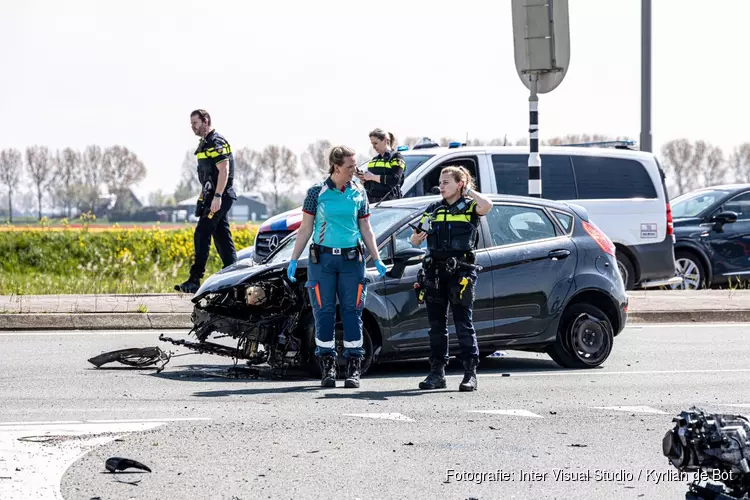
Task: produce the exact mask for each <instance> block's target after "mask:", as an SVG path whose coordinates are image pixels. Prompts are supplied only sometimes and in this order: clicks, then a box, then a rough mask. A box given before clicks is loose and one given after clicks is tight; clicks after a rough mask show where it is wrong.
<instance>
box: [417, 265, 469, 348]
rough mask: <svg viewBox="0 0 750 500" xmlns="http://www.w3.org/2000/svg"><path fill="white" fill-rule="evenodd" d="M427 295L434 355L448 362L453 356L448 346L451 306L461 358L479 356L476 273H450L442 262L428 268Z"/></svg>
mask: <svg viewBox="0 0 750 500" xmlns="http://www.w3.org/2000/svg"><path fill="white" fill-rule="evenodd" d="M425 277H426V279H425V288H426V289H425V296H424V301H425V305H426V308H427V319H428V320H429V322H430V330H429V336H430V350H431V351H432V355H431V357H432V358H433V359H436V360H443V361H445V362H446V363H447V362H448V360H449V358H450V352H449V346H448V307H449V306H450V309H451V312H452V313H453V322H454V324H455V327H456V337H457V338H458V346H459V355H458V358H459V359H461V360H468V359H470V358H477V359H478V358H479V344H478V342H477V332H476V330H475V329H474V321H473V318H472V315H473V306H474V290H475V286H476V281H477V275H476V272H474V271H471V272H464V271H453V272H448V271H446V270H445V269H444V268H443V267H441V266H440V265H439V264H433V265H431V266H428V267H425Z"/></svg>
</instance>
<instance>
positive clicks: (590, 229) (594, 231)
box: [581, 221, 615, 257]
mask: <svg viewBox="0 0 750 500" xmlns="http://www.w3.org/2000/svg"><path fill="white" fill-rule="evenodd" d="M581 224H583V229H584V230H585V231H586V232H587V233H588V234H589V236H591V237H592V238H593V239H594V241H596V243H597V244H598V245H599V247H600V248H601V249H602V250H604V251H605V252H607V253H608V254H610V255H611V256H612V257H614V256H615V244H614V243H612V240H610V239H609V237H608V236H607V235H606V234H604V233H603V232H602V230H601V229H599V228H598V227H596V225H595V224H593V223H591V222H586V221H581Z"/></svg>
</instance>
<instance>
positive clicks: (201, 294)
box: [159, 266, 310, 374]
mask: <svg viewBox="0 0 750 500" xmlns="http://www.w3.org/2000/svg"><path fill="white" fill-rule="evenodd" d="M264 267H265V266H260V267H257V266H256V267H252V268H244V269H239V270H237V269H231V268H227V269H226V270H223V271H222V272H220V273H217V274H216V275H214V276H212V277H211V278H209V280H208V281H207V282H206V283H204V285H203V287H201V290H199V291H198V293H196V295H195V297H194V298H193V303H194V308H193V313H192V316H191V321H192V323H193V327H192V329H191V331H190V333H189V334H188V336H189V337H194V338H195V340H186V339H173V338H170V337H167V336H164V335H161V336H160V337H159V339H160V340H162V341H164V342H169V343H172V344H174V345H178V346H182V347H186V348H188V349H191V350H194V351H196V352H199V353H205V354H215V355H218V356H226V357H230V358H233V359H235V360H244V361H246V362H247V364H248V365H249V366H250V367H251V368H253V367H254V368H256V369H257V371H258V372H259V371H260V368H261V367H262V366H263V365H267V367H269V368H270V369H271V370H273V371H274V372H279V374H283V373H285V372H286V370H287V369H288V368H291V367H298V366H302V365H304V364H305V363H306V360H305V359H304V356H305V352H304V343H303V338H302V337H303V335H302V334H301V333H300V331H302V330H303V328H302V327H303V326H304V325H303V324H302V321H303V318H305V317H306V315H305V312H309V311H310V307H309V300H308V299H307V295H306V292H305V288H304V286H302V285H301V284H300V283H304V280H303V281H301V282H300V281H297V282H296V283H291V282H290V281H289V280H288V278H287V277H286V267H275V268H266V269H263V268H264ZM221 339H230V343H229V344H228V343H226V342H224V343H221V342H217V341H218V340H221ZM235 343H236V344H235Z"/></svg>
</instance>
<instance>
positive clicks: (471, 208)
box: [411, 167, 492, 391]
mask: <svg viewBox="0 0 750 500" xmlns="http://www.w3.org/2000/svg"><path fill="white" fill-rule="evenodd" d="M440 194H441V195H442V197H443V199H442V200H440V201H437V202H435V203H433V204H431V205H430V206H429V207H427V209H426V210H425V213H424V216H423V217H422V220H421V221H420V224H419V226H418V228H417V229H415V230H414V234H412V236H411V243H412V244H413V245H414V246H419V244H420V243H422V242H423V241H424V240H425V239H427V249H428V256H427V257H426V258H425V260H424V261H423V269H422V270H421V271H420V275H421V278H420V284H419V286H420V287H422V288H424V300H425V302H426V303H427V317H428V319H429V321H430V332H429V335H430V349H431V351H432V355H431V356H430V366H431V370H430V373H429V374H428V375H427V378H426V379H425V380H423V381H422V382H420V384H419V388H420V389H438V388H444V387H445V386H446V384H445V365H446V364H448V359H449V353H448V304H449V303H450V305H451V310H452V311H453V319H454V322H455V324H456V334H457V337H458V344H459V347H460V349H461V353H460V356H459V357H460V358H461V359H462V361H463V365H464V370H465V372H464V379H463V381H462V382H461V384H460V385H459V387H458V389H459V390H460V391H474V390H476V388H477V372H476V370H477V365H478V364H479V347H478V345H477V334H476V331H475V330H474V324H473V320H472V306H473V302H474V288H475V286H476V280H477V273H476V270H475V268H474V266H473V264H474V261H475V258H474V249H475V248H476V241H477V234H478V226H479V217H480V216H482V215H485V214H487V213H488V212H489V211H490V209H491V208H492V201H490V200H489V199H487V198H486V197H485V196H483V195H482V194H481V193H479V192H478V191H476V190H474V188H473V185H472V182H471V175H470V174H469V172H468V171H467V170H466V169H465V168H463V167H446V168H444V169H443V170H442V171H441V173H440Z"/></svg>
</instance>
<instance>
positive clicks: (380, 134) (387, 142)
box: [357, 128, 406, 203]
mask: <svg viewBox="0 0 750 500" xmlns="http://www.w3.org/2000/svg"><path fill="white" fill-rule="evenodd" d="M370 144H372V148H373V149H374V150H375V152H376V153H377V155H376V156H375V157H373V159H372V160H370V163H368V164H367V171H365V172H361V173H357V177H358V178H359V180H360V181H361V182H362V184H363V185H364V186H365V190H366V191H367V197H368V198H369V200H370V203H377V202H379V201H381V200H383V199H385V200H397V199H399V198H401V186H403V185H404V170H406V163H405V162H404V157H403V156H401V153H399V152H398V151H394V150H393V148H395V147H396V138H395V137H394V136H393V134H392V133H390V132H387V133H386V132H384V131H383V130H382V129H379V128H376V129H375V130H373V131H372V132H370Z"/></svg>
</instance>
